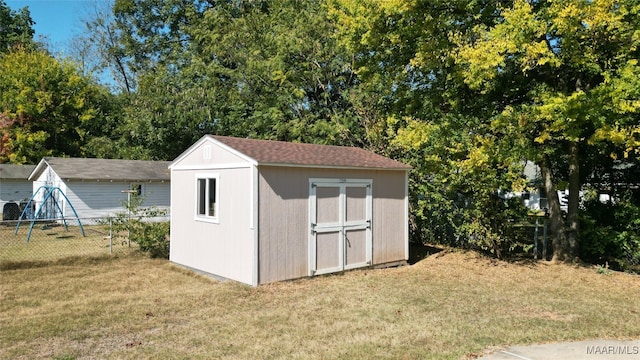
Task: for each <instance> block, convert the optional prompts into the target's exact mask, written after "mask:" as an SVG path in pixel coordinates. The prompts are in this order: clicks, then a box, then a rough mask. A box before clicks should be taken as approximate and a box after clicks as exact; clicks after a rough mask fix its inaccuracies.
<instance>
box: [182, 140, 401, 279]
mask: <svg viewBox="0 0 640 360" xmlns="http://www.w3.org/2000/svg"><path fill="white" fill-rule="evenodd" d="M170 169H171V248H170V260H171V261H172V262H174V263H177V264H180V265H183V266H186V267H188V268H191V269H194V270H198V271H201V272H204V273H208V274H212V275H215V276H218V277H221V278H226V279H232V280H236V281H239V282H242V283H246V284H250V285H258V284H265V283H269V282H274V281H281V280H288V279H295V278H300V277H306V276H313V275H318V274H325V273H331V272H338V271H343V270H348V269H353V268H359V267H367V266H375V265H392V264H399V263H404V262H406V260H407V259H408V255H409V242H408V238H409V235H408V185H407V184H408V171H409V170H410V167H409V166H407V165H405V164H403V163H400V162H398V161H395V160H392V159H389V158H386V157H383V156H380V155H377V154H375V153H373V152H370V151H366V150H363V149H360V148H355V147H341V146H326V145H314V144H300V143H289V142H281V141H268V140H255V139H243V138H233V137H223V136H211V135H207V136H204V137H202V138H201V139H200V140H198V141H197V142H196V143H195V144H194V145H192V146H191V147H190V148H189V149H187V150H186V151H185V152H184V153H182V154H181V155H180V156H179V157H178V158H176V160H175V161H174V162H173V163H172V164H171V166H170Z"/></svg>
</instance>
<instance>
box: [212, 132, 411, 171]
mask: <svg viewBox="0 0 640 360" xmlns="http://www.w3.org/2000/svg"><path fill="white" fill-rule="evenodd" d="M206 137H209V138H211V139H214V140H215V141H217V142H219V143H222V144H224V145H226V146H228V147H230V148H232V149H234V150H236V151H238V152H240V153H242V154H244V155H246V156H248V157H250V158H251V159H253V160H254V161H255V162H257V164H258V165H275V166H307V167H336V168H367V169H393V170H409V169H411V166H409V165H406V164H403V163H401V162H399V161H396V160H393V159H389V158H387V157H384V156H382V155H378V154H376V153H374V152H371V151H368V150H364V149H361V148H357V147H347V146H332V145H318V144H304V143H292V142H285V141H272V140H257V139H246V138H236V137H227V136H214V135H207V136H206Z"/></svg>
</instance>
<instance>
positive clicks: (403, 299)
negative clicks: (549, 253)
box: [0, 251, 640, 359]
mask: <svg viewBox="0 0 640 360" xmlns="http://www.w3.org/2000/svg"><path fill="white" fill-rule="evenodd" d="M0 277H1V279H2V281H1V282H0V323H1V324H2V326H1V327H0V343H1V344H2V346H1V347H0V358H2V359H34V358H47V359H74V358H78V359H88V358H100V359H139V358H147V359H176V358H179V359H183V358H189V359H213V358H223V359H255V358H258V359H272V358H279V359H291V358H294V359H295V358H298V359H361V358H381V359H424V358H435V359H443V358H444V359H446V358H449V359H460V358H472V357H473V356H475V355H478V354H481V353H483V352H484V351H488V350H490V349H495V348H496V347H498V346H502V345H508V344H530V343H540V342H554V341H564V340H581V339H638V338H640V326H638V324H640V277H639V276H638V275H630V274H624V273H615V272H608V271H605V272H603V271H598V269H596V268H593V267H578V266H570V265H554V264H550V263H546V262H538V263H535V262H523V263H512V262H503V261H497V260H492V259H488V258H485V257H483V256H481V255H478V254H476V253H472V252H458V251H443V252H440V253H438V254H435V255H431V256H428V257H426V258H425V259H424V260H422V261H419V262H417V263H416V264H415V265H411V266H404V267H399V268H391V269H378V270H358V271H351V272H347V273H344V274H338V275H331V276H321V277H315V278H311V279H301V280H296V281H289V282H282V283H276V284H270V285H266V286H260V287H257V288H251V287H247V286H244V285H241V284H238V283H235V282H218V281H215V280H212V279H210V278H207V277H203V276H199V275H195V274H194V273H192V272H190V271H186V270H184V269H182V268H179V267H176V266H174V265H172V264H171V263H169V262H167V261H166V260H152V259H148V258H145V257H142V256H121V257H105V258H89V259H77V260H70V261H59V262H57V263H55V264H51V265H49V266H45V267H35V268H26V269H25V268H23V269H17V270H3V271H0Z"/></svg>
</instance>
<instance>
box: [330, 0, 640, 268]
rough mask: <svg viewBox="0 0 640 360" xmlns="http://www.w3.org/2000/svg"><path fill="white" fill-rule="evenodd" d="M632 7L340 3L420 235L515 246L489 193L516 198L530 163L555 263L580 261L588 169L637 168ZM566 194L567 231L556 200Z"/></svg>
mask: <svg viewBox="0 0 640 360" xmlns="http://www.w3.org/2000/svg"><path fill="white" fill-rule="evenodd" d="M638 7H639V6H638V5H637V3H636V2H634V1H604V0H603V1H579V0H576V1H569V2H556V1H514V2H501V3H497V2H493V1H482V0H478V1H447V2H445V1H429V2H426V1H409V2H402V1H377V0H369V1H360V2H351V1H339V0H336V1H333V13H334V14H335V16H336V18H337V19H338V22H339V24H340V25H339V29H340V33H341V36H342V37H343V39H345V40H344V41H343V43H344V44H345V46H347V47H349V48H350V49H352V51H353V52H354V54H355V55H354V56H355V58H356V60H357V61H356V68H355V72H356V74H357V75H358V76H359V78H360V79H361V81H362V83H363V85H364V86H366V87H367V89H385V90H384V92H383V94H384V95H383V96H382V98H383V99H384V100H383V101H380V102H378V103H377V109H379V110H378V114H380V120H379V121H380V122H381V123H382V122H384V123H386V124H387V131H388V132H389V133H391V136H389V137H388V139H389V143H390V144H391V145H393V146H397V147H400V149H403V152H404V153H405V154H406V155H407V156H408V161H410V162H411V163H412V164H413V165H414V173H413V177H412V182H411V185H412V188H411V193H412V206H413V207H414V209H413V213H414V214H415V215H416V221H418V222H419V221H422V222H423V223H425V224H426V225H427V226H430V227H432V229H435V227H438V228H437V229H438V230H437V231H435V230H434V231H431V232H430V233H428V234H426V235H429V236H437V235H436V233H440V234H445V235H444V236H445V237H447V238H449V240H450V241H451V240H455V241H457V239H459V238H460V237H463V236H464V235H465V234H466V235H467V236H469V237H472V238H474V239H476V240H474V241H475V242H477V241H478V239H484V240H482V241H481V244H480V245H481V246H486V247H489V248H491V247H492V245H491V244H492V243H495V241H498V242H502V241H508V234H507V233H505V231H504V229H505V228H507V227H508V226H505V225H504V221H502V220H504V219H505V216H504V215H506V214H508V213H509V212H510V211H511V210H509V209H508V208H503V207H500V208H498V209H496V208H495V207H493V205H492V204H495V199H496V195H498V194H496V192H495V190H497V189H504V190H521V189H522V188H523V186H524V185H525V184H524V181H523V179H522V178H521V177H520V174H521V173H522V167H523V166H522V164H523V162H524V161H525V160H534V161H536V162H537V163H538V164H539V165H541V167H542V169H543V175H544V178H545V186H546V188H547V193H548V194H549V196H550V197H551V198H550V199H549V201H550V205H551V223H552V228H553V230H554V233H555V235H556V236H555V237H554V258H555V259H556V260H570V259H573V258H574V257H575V256H576V254H577V253H578V235H579V231H578V230H579V226H578V210H579V207H578V205H579V201H578V200H579V199H578V194H579V190H580V186H581V184H582V182H583V181H585V179H586V178H587V177H588V176H591V174H592V173H593V172H592V171H591V169H590V168H589V169H587V171H586V172H583V173H581V171H580V168H581V166H586V164H591V165H594V166H595V164H603V163H604V162H603V161H601V160H597V159H598V157H600V158H602V157H603V156H605V157H607V156H610V154H611V156H614V157H618V158H624V157H627V158H628V160H630V161H631V162H637V154H638V152H637V149H638V145H639V143H638V139H639V133H638V131H639V129H638V106H639V105H640V102H638V101H637V99H638V98H639V97H638V95H639V93H638V89H639V88H638V79H639V78H638V76H637V73H638V72H637V70H638V69H637V66H638V65H637V59H638V40H640V38H639V37H638V36H637V33H638V16H637V15H638V14H637V13H638ZM361 88H362V87H361ZM366 92H367V91H366V90H365V93H366ZM583 170H584V169H583ZM564 183H566V184H569V185H568V186H569V189H570V194H571V195H570V199H569V209H568V215H567V220H568V225H566V226H565V223H564V220H563V214H562V212H561V209H560V206H559V199H557V196H556V194H557V193H556V191H555V189H556V188H559V187H561V186H562V184H564ZM433 200H435V201H437V202H438V205H434V204H435V201H433ZM503 203H504V202H503ZM434 208H435V209H434ZM441 209H444V210H441ZM487 211H491V212H494V214H487V213H486V212H487ZM483 212H484V213H483ZM517 212H518V211H516V213H517ZM440 218H442V221H439V220H434V219H440ZM501 222H502V224H500V223H501ZM418 229H419V227H418ZM501 229H503V230H501ZM482 244H484V245H482Z"/></svg>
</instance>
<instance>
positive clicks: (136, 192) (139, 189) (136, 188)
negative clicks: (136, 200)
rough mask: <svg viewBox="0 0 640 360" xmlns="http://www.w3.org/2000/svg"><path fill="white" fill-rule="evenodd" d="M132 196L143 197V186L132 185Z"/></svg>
mask: <svg viewBox="0 0 640 360" xmlns="http://www.w3.org/2000/svg"><path fill="white" fill-rule="evenodd" d="M130 190H131V194H134V195H136V196H142V195H143V192H142V184H131V189H130Z"/></svg>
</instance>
